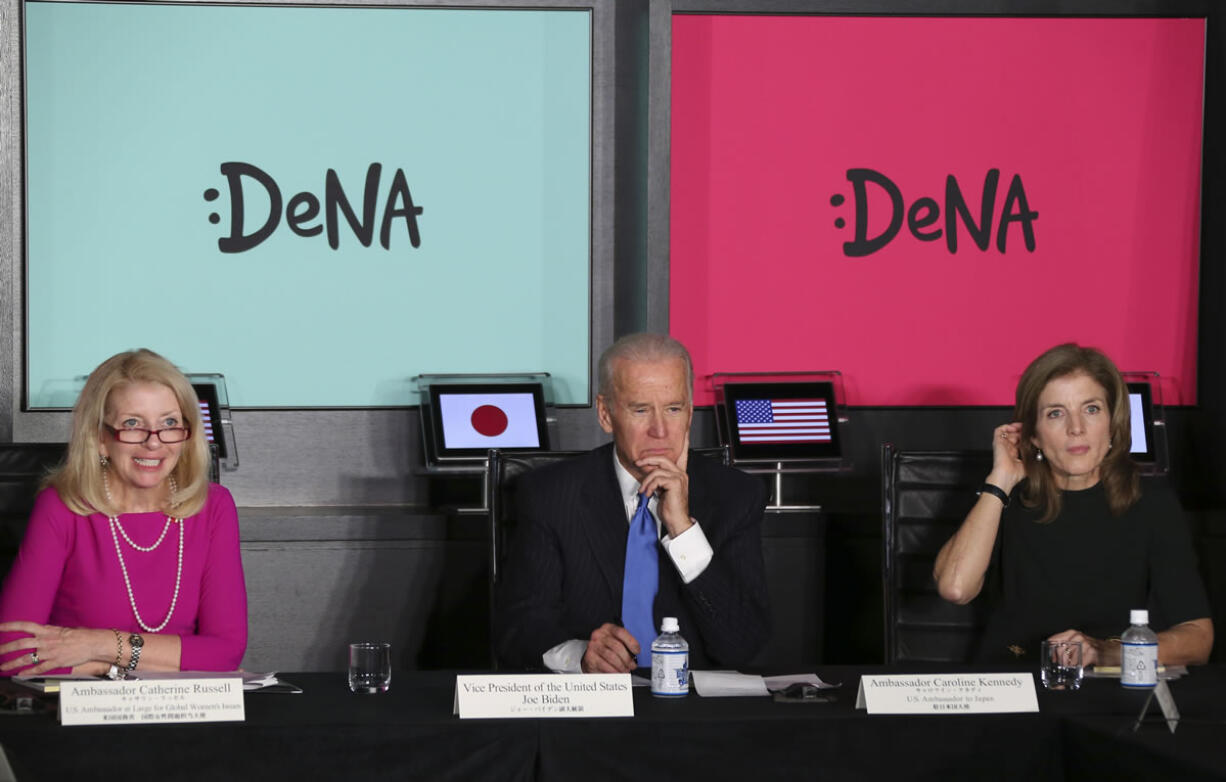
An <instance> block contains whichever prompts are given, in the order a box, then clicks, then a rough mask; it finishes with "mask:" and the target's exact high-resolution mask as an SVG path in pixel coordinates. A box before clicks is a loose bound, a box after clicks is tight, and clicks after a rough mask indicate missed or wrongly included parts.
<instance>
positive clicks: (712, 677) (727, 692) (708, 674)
mask: <svg viewBox="0 0 1226 782" xmlns="http://www.w3.org/2000/svg"><path fill="white" fill-rule="evenodd" d="M690 678H691V679H693V680H694V689H695V690H696V691H697V692H698V694H699V695H701V696H703V697H704V698H741V697H748V696H754V695H770V692H769V691H767V689H766V682H765V681H763V679H762V677H761V676H754V675H752V674H746V673H737V672H736V671H690Z"/></svg>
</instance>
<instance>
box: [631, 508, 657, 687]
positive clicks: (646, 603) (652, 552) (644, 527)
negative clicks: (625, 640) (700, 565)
mask: <svg viewBox="0 0 1226 782" xmlns="http://www.w3.org/2000/svg"><path fill="white" fill-rule="evenodd" d="M647 499H648V498H647V496H646V495H641V496H640V497H639V507H638V510H636V511H635V512H634V518H633V519H631V520H630V534H629V535H628V536H627V537H626V570H625V572H624V573H623V575H622V627H625V628H626V629H627V630H629V631H630V634H631V635H633V636H634V639H635V640H636V641H638V642H639V657H638V662H639V666H641V667H644V668H650V667H651V642H652V641H654V640H655V637H656V625H655V621H654V620H653V619H652V613H651V608H652V604H653V603H655V600H656V589H657V587H658V586H659V583H660V570H659V567H660V566H659V553H658V552H657V550H656V544H657V543H658V542H659V537H658V535H657V533H656V520H655V519H654V518H653V517H652V515H651V511H649V510H647Z"/></svg>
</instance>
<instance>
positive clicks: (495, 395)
mask: <svg viewBox="0 0 1226 782" xmlns="http://www.w3.org/2000/svg"><path fill="white" fill-rule="evenodd" d="M423 401H424V402H425V405H424V408H423V413H424V416H423V418H424V419H425V420H424V421H423V425H424V426H426V427H428V430H429V431H428V434H429V438H430V442H429V450H430V451H431V454H430V455H432V456H433V457H434V458H435V459H437V460H439V461H448V460H471V459H484V458H485V455H486V451H488V450H489V449H491V448H501V449H503V450H527V451H536V450H548V448H549V437H548V431H547V429H546V426H545V394H544V389H543V387H542V386H541V384H540V383H482V384H445V385H432V386H430V387H429V393H428V399H426V400H423Z"/></svg>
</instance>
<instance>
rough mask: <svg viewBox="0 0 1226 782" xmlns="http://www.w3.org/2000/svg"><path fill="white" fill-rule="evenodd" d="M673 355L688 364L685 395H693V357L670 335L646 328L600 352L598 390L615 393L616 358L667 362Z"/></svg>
mask: <svg viewBox="0 0 1226 782" xmlns="http://www.w3.org/2000/svg"><path fill="white" fill-rule="evenodd" d="M674 358H679V359H681V360H682V361H683V362H684V363H685V389H686V396H687V398H693V396H694V362H693V361H691V360H690V351H688V350H686V349H685V345H682V344H681V343H680V342H678V341H677V340H675V339H673V338H672V337H670V336H668V335H667V334H653V333H651V332H646V331H644V332H639V333H638V334H627V335H626V336H624V337H622V338H621V339H619V340H617V341H616V342H614V343H613V344H612V345H610V346H609V347H608V348H606V349H605V352H604V353H601V354H600V363H599V365H598V372H599V378H598V382H599V387H598V391H599V392H600V394H601V395H603V396H606V397H611V396H612V395H613V364H614V362H616V361H668V360H669V359H674Z"/></svg>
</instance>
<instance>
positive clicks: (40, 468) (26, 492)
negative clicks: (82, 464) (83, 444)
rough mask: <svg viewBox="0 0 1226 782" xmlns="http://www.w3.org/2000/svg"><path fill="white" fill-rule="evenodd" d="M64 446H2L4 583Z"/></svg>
mask: <svg viewBox="0 0 1226 782" xmlns="http://www.w3.org/2000/svg"><path fill="white" fill-rule="evenodd" d="M67 448H68V446H67V445H65V444H64V443H0V579H2V578H3V577H4V576H5V575H7V574H8V571H9V568H10V567H12V565H13V558H14V557H16V556H17V548H18V547H19V546H20V545H21V538H22V536H23V535H24V534H25V530H26V522H28V521H29V519H30V510H31V509H32V508H33V507H34V495H35V494H37V493H38V484H39V483H40V482H41V481H42V479H43V477H44V476H45V475H46V474H47V473H48V472H49V471H50V470H51V469H52V468H54V467H56V466H57V465H59V464H60V462H62V461H63V460H64V452H65V451H66V450H67Z"/></svg>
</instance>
